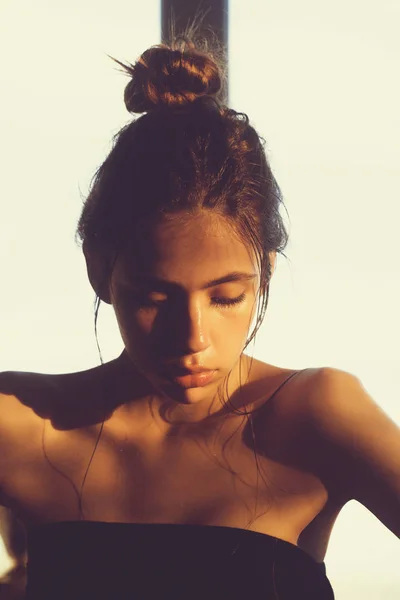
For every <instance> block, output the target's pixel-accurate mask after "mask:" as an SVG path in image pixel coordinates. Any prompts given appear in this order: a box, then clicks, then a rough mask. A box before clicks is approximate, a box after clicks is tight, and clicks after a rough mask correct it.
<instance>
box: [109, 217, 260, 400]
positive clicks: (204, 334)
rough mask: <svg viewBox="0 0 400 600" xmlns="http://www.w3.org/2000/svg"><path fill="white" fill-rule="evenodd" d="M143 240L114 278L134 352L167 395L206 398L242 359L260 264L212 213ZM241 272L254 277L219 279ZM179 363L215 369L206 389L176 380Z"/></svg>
mask: <svg viewBox="0 0 400 600" xmlns="http://www.w3.org/2000/svg"><path fill="white" fill-rule="evenodd" d="M140 238H141V239H140V240H138V239H136V240H135V241H134V242H132V245H131V247H130V249H129V248H128V249H127V250H125V251H124V252H123V253H122V254H121V255H120V257H119V258H118V260H117V262H116V264H115V268H114V271H113V276H112V279H111V283H110V298H111V302H112V304H113V307H114V310H115V314H116V318H117V321H118V325H119V329H120V332H121V336H122V339H123V341H124V344H125V349H126V353H127V355H128V356H129V358H130V359H131V361H132V362H133V363H134V365H135V366H136V367H137V368H138V369H139V371H140V372H141V373H143V374H144V375H145V376H146V378H147V379H148V380H149V381H150V382H151V383H153V384H154V385H155V386H156V389H158V390H161V391H162V393H163V394H165V395H167V396H168V397H169V398H172V399H173V400H175V401H177V402H180V403H183V404H194V403H198V402H199V401H201V400H204V399H206V398H210V397H211V396H214V394H215V392H216V388H217V387H218V386H219V385H220V384H221V382H222V381H223V379H224V378H226V377H227V375H228V373H229V372H230V371H231V370H233V368H234V367H235V366H236V364H237V363H238V362H239V359H240V356H241V353H242V351H243V347H244V345H245V343H246V340H247V338H248V335H249V332H250V328H251V325H252V322H253V318H254V316H255V314H256V309H257V291H258V288H259V284H260V280H259V272H258V269H257V262H256V260H255V257H253V256H249V253H248V250H247V248H246V247H245V246H244V245H243V244H242V243H241V242H240V241H239V240H238V239H237V238H236V237H235V236H234V235H233V233H232V231H231V229H230V228H229V227H227V225H226V224H224V222H223V221H220V220H216V219H215V218H213V219H211V218H210V216H199V217H196V218H193V219H191V220H190V221H189V222H188V223H186V224H185V225H182V224H181V223H179V222H176V223H172V224H171V223H169V224H167V223H165V222H162V223H160V224H158V225H153V227H151V228H150V227H149V228H148V229H147V230H146V231H145V230H142V232H141V235H140ZM239 272H240V273H243V274H244V275H245V276H246V277H243V278H236V279H233V278H232V279H227V280H226V281H225V282H223V281H221V282H219V283H218V282H217V280H219V279H222V278H226V276H228V275H230V274H232V273H239ZM179 365H180V366H184V367H188V368H190V367H191V366H199V365H200V366H201V367H203V368H205V369H212V370H215V373H214V374H213V376H212V378H211V381H210V382H209V383H207V384H206V385H205V386H201V387H199V386H198V385H197V383H196V382H194V381H193V380H190V377H189V378H187V379H186V380H185V381H180V382H177V381H175V380H172V381H171V378H172V371H171V370H172V369H173V368H174V367H176V366H179ZM193 386H194V387H193Z"/></svg>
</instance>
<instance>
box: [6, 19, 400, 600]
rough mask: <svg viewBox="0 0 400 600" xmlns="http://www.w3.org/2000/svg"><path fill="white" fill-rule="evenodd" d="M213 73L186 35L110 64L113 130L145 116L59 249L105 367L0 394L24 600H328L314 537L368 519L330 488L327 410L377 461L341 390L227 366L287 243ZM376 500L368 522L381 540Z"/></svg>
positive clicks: (307, 378)
mask: <svg viewBox="0 0 400 600" xmlns="http://www.w3.org/2000/svg"><path fill="white" fill-rule="evenodd" d="M219 56H220V55H219V53H218V51H211V50H210V49H209V48H207V47H206V46H203V45H202V42H201V41H197V42H195V31H194V30H192V31H190V30H189V31H187V33H186V37H185V38H183V37H179V38H176V39H175V40H174V41H173V42H172V43H171V46H167V45H158V46H154V47H151V48H150V49H149V50H147V51H146V52H144V54H143V55H142V56H141V57H140V58H139V60H138V61H137V62H136V64H135V65H123V64H122V63H120V62H119V61H117V62H118V63H119V64H120V65H122V66H123V67H124V69H125V71H126V72H127V73H128V74H129V75H130V81H129V83H128V85H127V87H126V89H125V104H126V107H127V109H128V111H130V112H131V113H145V114H144V115H143V116H141V117H139V118H137V119H136V120H134V121H132V122H130V123H129V124H128V125H126V126H125V127H123V128H122V130H121V131H120V132H119V134H118V135H117V136H116V138H115V144H114V146H113V149H112V150H111V152H110V154H109V156H108V157H107V158H106V160H105V161H104V163H103V164H102V165H101V167H100V168H99V170H98V171H97V173H96V176H95V178H94V181H93V184H92V187H91V191H90V194H89V197H88V198H87V201H86V203H85V206H84V208H83V211H82V214H81V217H80V220H79V224H78V229H77V234H78V237H79V239H80V240H81V242H82V246H83V252H84V255H85V259H86V264H87V270H88V277H89V280H90V283H91V285H92V287H93V289H94V291H95V292H96V295H97V299H98V302H97V308H96V318H97V312H98V308H99V303H100V301H103V302H106V303H108V304H111V305H112V306H113V308H114V310H115V314H116V318H117V322H118V326H119V329H120V332H121V337H122V339H123V343H124V350H123V352H122V354H121V355H120V356H119V357H118V358H116V359H115V360H112V361H110V362H108V363H103V362H102V364H101V365H100V366H99V367H95V368H93V369H89V370H88V371H83V372H78V373H68V374H62V375H44V374H38V373H19V372H7V373H3V374H2V376H1V388H0V391H1V392H2V394H3V395H2V397H1V399H0V402H1V404H0V410H1V419H0V422H1V426H0V427H1V432H0V433H1V434H2V438H1V439H6V440H7V442H6V443H7V446H6V447H7V460H4V459H3V461H2V462H1V463H0V469H1V471H0V476H1V490H2V504H3V505H5V506H8V507H9V508H10V509H11V510H12V512H13V514H15V515H16V516H17V517H18V519H19V520H20V522H21V523H22V524H23V525H24V527H25V528H26V532H27V551H28V568H27V576H28V583H27V596H26V597H27V598H28V599H29V600H31V599H32V598H35V599H36V598H40V599H41V600H47V599H50V598H52V599H54V598H57V599H58V600H63V599H67V598H68V599H71V598H74V600H78V599H81V598H82V599H83V598H85V599H88V598H90V599H92V598H93V599H94V598H96V599H97V598H110V599H114V598H115V599H118V600H121V599H125V598H126V599H128V598H140V599H141V600H147V599H153V598H154V599H155V598H157V599H158V598H182V599H183V598H191V599H200V598H201V599H204V598H211V599H214V598H215V599H216V598H218V599H222V598H227V599H228V598H229V599H232V598H238V599H239V598H241V599H244V598H252V599H256V598H260V599H261V598H263V599H267V598H271V599H272V598H274V599H275V598H279V599H280V600H285V599H286V600H294V599H299V598H307V599H308V600H311V599H318V600H325V599H326V600H328V599H330V600H331V599H332V598H333V591H332V587H331V585H330V582H329V580H328V578H327V575H326V571H325V564H324V562H323V561H324V557H325V553H326V549H327V545H328V541H329V536H330V533H331V530H332V527H333V524H334V521H335V519H336V518H337V516H338V514H339V512H340V510H341V508H342V507H343V506H344V505H345V503H346V502H347V501H348V500H349V499H351V498H353V497H356V498H357V499H358V498H359V497H360V498H361V500H365V503H366V505H368V502H369V500H370V497H369V496H368V493H367V492H365V494H364V496H362V494H361V493H360V496H357V494H356V491H357V490H358V488H357V490H356V489H355V488H352V487H351V485H350V482H352V481H353V480H354V479H355V478H354V473H355V472H356V467H359V466H360V464H359V463H356V456H355V455H354V456H353V455H351V452H350V444H349V445H348V447H347V446H346V443H347V441H348V440H350V438H351V434H352V431H353V430H352V429H351V428H350V426H349V431H350V433H349V435H348V437H345V435H344V434H343V431H347V429H346V427H342V426H341V428H339V425H337V424H338V423H339V422H340V423H341V425H343V423H344V421H343V419H342V420H341V421H340V419H339V415H340V416H343V415H344V414H345V408H343V406H342V404H343V403H342V404H340V403H339V402H337V398H340V399H342V398H343V397H346V398H347V392H348V391H351V393H352V401H353V402H354V406H358V407H360V410H361V411H364V412H361V413H360V414H361V416H363V417H365V419H364V422H365V426H362V425H360V422H358V423H357V427H358V431H359V432H360V438H359V439H360V447H359V448H357V449H360V448H361V446H362V444H361V442H363V440H364V437H362V436H364V435H365V438H366V437H367V434H369V431H370V429H369V428H370V427H371V426H372V425H371V424H372V422H373V423H374V426H375V427H378V431H380V432H382V431H383V430H385V434H386V437H387V438H389V439H390V441H391V443H392V445H394V444H399V439H400V436H399V432H398V428H396V427H395V426H394V424H393V423H392V422H391V421H390V420H389V419H388V417H386V415H381V414H380V415H379V418H377V414H376V413H377V412H378V408H377V406H376V405H375V404H373V402H372V401H371V400H369V399H367V398H366V394H365V392H364V391H363V389H362V386H360V385H359V384H358V381H357V380H356V378H354V377H353V376H351V375H350V374H347V373H344V372H341V371H338V370H335V369H327V368H325V369H313V368H310V369H305V370H303V371H296V370H292V369H286V368H280V367H277V366H274V365H270V364H267V363H265V362H263V361H259V360H253V359H251V357H249V356H248V355H247V354H245V353H244V350H245V349H246V348H247V346H248V344H249V343H250V342H251V340H252V339H253V338H254V336H255V334H256V332H257V331H258V328H259V327H260V325H261V323H262V321H263V318H264V315H265V310H266V306H267V302H268V293H269V284H270V280H271V275H272V272H273V270H274V266H275V260H276V254H277V253H283V249H284V248H285V246H286V244H287V232H286V230H285V227H284V224H283V221H282V218H281V216H280V212H279V209H280V206H281V204H282V198H281V193H280V190H279V187H278V185H277V183H276V181H275V178H274V176H273V174H272V172H271V169H270V166H269V164H268V161H267V159H266V156H265V152H264V149H263V144H262V142H261V140H260V137H259V136H258V134H257V133H256V131H255V129H254V128H253V127H252V126H251V125H250V124H249V121H248V118H247V117H246V115H243V114H240V113H236V112H235V111H233V110H231V109H228V108H227V107H226V106H225V105H223V104H222V102H220V97H221V96H222V93H223V86H224V83H225V82H226V76H225V74H224V71H223V64H222V61H221V59H220V58H219ZM257 308H258V309H259V310H258V313H257V322H256V326H255V328H254V330H253V332H252V334H251V335H249V331H250V328H251V325H252V324H253V321H254V317H255V315H256V309H257ZM95 323H96V320H95ZM344 391H346V394H343V392H344ZM357 403H358V404H357ZM321 407H323V408H321ZM335 411H336V412H335ZM346 418H347V417H346ZM379 419H380V420H379ZM15 423H18V425H19V427H18V431H16V427H15ZM345 424H352V422H351V420H350V417H348V421H345ZM390 426H391V427H392V429H390ZM389 434H390V435H389ZM390 436H391V437H390ZM339 440H341V443H342V445H340V444H339ZM343 440H344V441H343ZM4 447H5V446H4ZM397 447H398V446H397ZM347 448H349V449H348V451H347ZM2 449H3V447H2V448H0V450H2ZM357 456H358V458H359V457H360V456H361V455H360V454H358V455H357ZM371 456H372V455H371ZM374 458H375V457H374ZM383 460H384V459H383V458H381V463H379V464H382V461H383ZM378 462H379V461H378ZM376 463H377V461H375V464H376ZM346 465H347V466H346ZM395 466H396V469H397V467H398V466H399V465H398V464H397V463H396V465H395ZM383 471H385V473H386V472H387V471H386V470H384V469H383V468H382V473H383ZM357 472H358V471H357ZM391 472H392V473H393V470H392V471H391ZM365 473H366V475H365V480H364V479H362V477H361V476H360V482H362V483H364V481H368V476H369V473H370V471H369V470H368V469H367V468H366V469H365ZM395 473H396V475H398V474H399V473H400V468H398V470H397V471H395ZM375 475H376V477H378V474H377V473H376V474H375ZM382 477H383V475H382ZM393 481H394V478H393ZM387 484H388V485H387V487H386V489H387V490H388V492H387V494H388V495H387V503H386V504H385V502H384V501H382V506H383V508H385V509H387V512H385V514H383V513H382V514H381V513H379V518H381V517H382V518H383V519H384V521H385V520H386V523H387V524H388V526H390V527H392V526H393V529H392V530H393V531H394V527H397V522H396V524H395V525H394V517H393V515H394V514H395V511H394V508H395V502H396V498H398V496H396V497H395V491H396V490H395V485H394V483H393V482H392V480H390V482H389V480H388V481H387ZM389 484H390V485H389ZM390 486H391V487H390ZM367 487H368V486H367ZM365 488H366V486H365V485H364V487H363V488H362V489H363V490H364V489H365ZM360 489H361V484H360ZM396 493H397V491H396ZM371 502H372V500H371ZM383 508H382V511H383ZM389 509H390V510H393V512H390V510H389ZM379 510H380V509H377V510H376V514H377V513H378V512H379ZM386 523H385V524H386Z"/></svg>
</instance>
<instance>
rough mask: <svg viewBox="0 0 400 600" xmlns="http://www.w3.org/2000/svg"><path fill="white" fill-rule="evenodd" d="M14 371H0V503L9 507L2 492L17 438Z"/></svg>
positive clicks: (17, 422) (20, 408)
mask: <svg viewBox="0 0 400 600" xmlns="http://www.w3.org/2000/svg"><path fill="white" fill-rule="evenodd" d="M14 377H15V373H14V372H11V371H7V372H5V371H3V372H1V373H0V505H1V506H5V507H7V508H8V507H9V502H8V499H7V496H6V495H5V493H4V489H5V487H6V482H7V481H8V475H9V473H10V469H11V463H12V456H13V449H14V448H15V440H17V438H18V424H19V425H20V424H21V423H20V420H19V416H20V412H21V410H22V405H21V403H20V402H19V400H18V398H17V397H16V396H15V395H14V394H13V393H12V392H11V389H12V387H13V386H12V383H13V378H14Z"/></svg>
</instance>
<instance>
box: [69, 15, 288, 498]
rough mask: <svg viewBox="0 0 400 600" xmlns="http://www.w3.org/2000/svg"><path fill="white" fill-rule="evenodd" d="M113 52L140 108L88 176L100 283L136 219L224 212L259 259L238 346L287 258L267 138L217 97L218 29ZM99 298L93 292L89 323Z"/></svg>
mask: <svg viewBox="0 0 400 600" xmlns="http://www.w3.org/2000/svg"><path fill="white" fill-rule="evenodd" d="M112 60H114V61H115V62H117V63H118V64H119V65H120V66H122V67H123V70H124V73H126V74H128V75H129V78H130V81H129V82H128V84H127V86H126V88H125V94H124V99H125V105H126V108H127V109H128V111H129V112H130V113H133V114H137V113H145V114H143V115H142V116H140V117H138V118H135V119H133V120H132V121H130V122H129V123H128V124H127V125H125V126H124V127H123V128H122V129H121V130H120V131H119V132H118V133H117V134H116V135H115V136H114V143H113V147H112V150H111V152H110V153H109V155H108V156H107V158H106V159H105V161H104V162H103V164H102V165H101V166H100V167H99V169H98V170H97V171H96V173H95V175H94V178H93V180H92V183H91V188H90V193H89V195H88V197H87V199H86V202H85V205H84V207H83V211H82V214H81V217H80V219H79V223H78V227H77V232H76V235H77V238H78V239H79V240H80V241H81V242H82V243H83V244H84V245H85V246H86V249H88V250H89V252H90V254H91V255H96V256H97V257H98V258H100V259H101V264H102V265H103V267H104V269H103V271H104V272H103V281H104V285H105V286H107V284H108V281H109V278H110V276H111V274H112V268H113V265H114V264H115V260H116V258H117V255H118V253H119V252H120V250H121V248H122V247H123V245H124V244H125V243H126V242H127V240H128V239H129V238H133V237H134V236H139V235H140V231H141V229H142V225H143V223H144V222H146V221H147V222H148V221H150V222H156V221H157V219H158V218H162V219H163V220H164V221H165V220H167V221H168V220H169V219H173V220H174V221H178V222H180V221H181V222H184V220H185V219H191V218H193V216H195V215H196V214H199V213H202V212H207V213H211V214H213V215H216V216H218V217H222V218H223V220H224V221H225V222H226V223H227V225H228V226H230V227H231V228H232V229H233V230H234V232H235V233H236V234H237V235H238V237H239V239H240V240H241V241H242V242H243V244H245V245H246V246H247V247H248V246H249V245H250V246H251V247H252V249H253V251H254V252H255V255H256V257H257V262H258V267H259V269H260V290H259V292H260V295H261V299H262V302H261V309H260V304H259V306H258V308H259V311H258V315H257V323H256V326H255V329H254V331H253V332H252V334H251V336H250V337H249V338H248V340H247V342H246V345H245V347H244V349H243V351H244V350H245V348H247V346H248V345H249V343H250V342H251V341H252V340H253V339H254V337H255V335H256V333H257V331H258V329H259V328H260V326H261V324H262V322H263V319H264V316H265V312H266V308H267V304H268V296H269V281H270V277H271V264H270V260H269V253H271V252H277V253H281V254H283V255H284V256H285V258H287V257H286V255H285V254H284V252H283V250H284V249H285V247H286V245H287V242H288V234H287V231H286V229H285V225H284V223H283V220H282V217H281V215H280V207H281V205H283V206H284V203H283V199H282V194H281V191H280V188H279V186H278V184H277V182H276V180H275V177H274V175H273V173H272V171H271V167H270V165H269V162H268V160H267V157H266V153H265V150H264V145H265V140H264V139H263V138H261V137H260V136H259V134H258V133H257V132H256V130H255V129H254V127H253V126H252V125H250V122H249V118H248V117H247V115H246V114H244V113H240V112H236V111H235V110H233V109H231V108H228V107H227V106H226V104H224V102H223V100H224V95H225V90H226V85H227V77H226V60H225V51H224V49H223V48H222V47H221V45H220V44H219V43H218V42H217V40H216V39H214V41H213V42H212V43H211V44H210V43H209V41H208V40H207V39H206V38H205V37H203V36H197V27H196V25H195V24H194V23H193V24H192V25H189V26H188V27H187V28H186V30H185V32H184V33H183V34H182V35H179V36H174V37H173V39H172V41H171V42H170V43H168V44H167V43H162V44H158V45H155V46H152V47H151V48H149V49H148V50H146V51H145V52H144V53H143V54H142V55H141V56H140V57H139V58H138V60H137V61H136V62H135V64H134V65H132V64H130V63H127V64H124V63H123V62H121V61H119V60H117V59H115V58H113V59H112ZM99 304H100V299H99V298H98V296H96V301H95V305H96V311H95V331H96V320H97V314H98V308H99ZM96 339H97V335H96ZM99 351H100V348H99ZM100 357H101V353H100ZM235 412H237V411H235ZM238 414H242V415H243V413H240V412H238ZM244 414H245V415H246V416H247V415H248V413H247V412H245V413H244ZM250 424H251V420H250ZM251 429H252V435H253V442H254V446H255V439H254V431H253V427H252V426H251ZM100 434H101V431H100ZM96 446H97V443H96ZM253 450H254V454H255V459H256V463H257V467H258V469H259V464H258V459H257V456H256V452H255V448H254V449H253ZM85 477H86V475H85ZM82 489H83V484H82ZM82 489H81V492H82Z"/></svg>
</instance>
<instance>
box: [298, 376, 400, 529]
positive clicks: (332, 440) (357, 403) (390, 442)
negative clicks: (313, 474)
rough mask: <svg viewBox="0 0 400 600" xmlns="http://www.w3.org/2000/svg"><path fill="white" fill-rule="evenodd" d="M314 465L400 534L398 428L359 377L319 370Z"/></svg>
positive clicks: (313, 411) (313, 405) (312, 411)
mask: <svg viewBox="0 0 400 600" xmlns="http://www.w3.org/2000/svg"><path fill="white" fill-rule="evenodd" d="M308 418H309V425H310V428H311V429H310V432H311V435H313V437H314V439H315V441H316V446H315V450H316V451H315V463H316V464H318V468H319V469H320V470H321V472H322V471H323V472H324V473H325V474H326V476H327V478H328V479H329V481H330V484H331V486H336V488H337V491H338V493H339V495H340V496H341V497H342V498H343V499H344V501H347V500H352V499H354V500H357V501H358V502H360V503H361V504H363V506H365V507H366V508H367V509H368V510H369V511H370V512H371V513H372V514H374V515H375V516H376V517H377V518H378V519H379V520H380V521H381V522H382V523H383V524H384V525H385V526H386V527H387V528H388V529H389V530H390V531H392V532H393V533H394V534H395V535H396V536H397V537H399V538H400V428H399V426H398V425H397V424H396V423H395V422H394V421H393V420H392V419H391V418H390V417H389V416H388V415H387V414H386V413H385V412H384V411H383V410H382V409H381V408H380V406H379V405H378V404H377V403H376V402H375V401H374V400H373V399H372V398H371V396H370V395H369V394H368V393H367V391H366V390H365V388H364V386H363V385H362V383H361V382H360V380H359V379H358V378H357V377H356V376H355V375H352V374H350V373H347V372H345V371H341V370H338V369H333V368H324V369H321V370H320V373H319V375H318V376H317V379H316V381H315V385H314V388H313V390H312V391H311V392H310V395H309V403H308Z"/></svg>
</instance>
